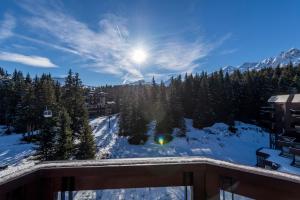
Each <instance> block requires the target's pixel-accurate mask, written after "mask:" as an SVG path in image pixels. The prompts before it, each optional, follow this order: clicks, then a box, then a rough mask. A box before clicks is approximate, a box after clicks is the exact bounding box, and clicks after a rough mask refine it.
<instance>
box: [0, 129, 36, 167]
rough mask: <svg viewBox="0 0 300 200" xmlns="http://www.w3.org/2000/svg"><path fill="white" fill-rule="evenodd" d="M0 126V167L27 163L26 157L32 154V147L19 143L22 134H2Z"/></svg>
mask: <svg viewBox="0 0 300 200" xmlns="http://www.w3.org/2000/svg"><path fill="white" fill-rule="evenodd" d="M4 131H5V127H4V126H0V166H2V167H3V166H6V165H9V166H15V165H20V164H25V163H27V162H28V161H27V157H29V156H30V155H32V154H33V153H34V145H33V144H30V143H25V142H22V141H21V138H22V134H15V133H12V134H10V135H5V134H4Z"/></svg>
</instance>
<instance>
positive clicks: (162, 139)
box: [158, 137, 164, 145]
mask: <svg viewBox="0 0 300 200" xmlns="http://www.w3.org/2000/svg"><path fill="white" fill-rule="evenodd" d="M158 143H159V144H160V145H163V144H164V138H163V137H159V138H158Z"/></svg>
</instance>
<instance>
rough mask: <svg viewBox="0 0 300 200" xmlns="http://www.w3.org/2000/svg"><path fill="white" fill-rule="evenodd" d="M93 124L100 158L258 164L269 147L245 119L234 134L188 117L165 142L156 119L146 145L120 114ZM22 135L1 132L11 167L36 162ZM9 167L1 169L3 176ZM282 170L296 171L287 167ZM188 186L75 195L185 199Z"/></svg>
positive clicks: (0, 157) (2, 159) (1, 154)
mask: <svg viewBox="0 0 300 200" xmlns="http://www.w3.org/2000/svg"><path fill="white" fill-rule="evenodd" d="M90 125H91V127H92V129H93V134H94V136H95V141H96V145H97V156H96V159H104V158H136V157H170V156H205V157H210V158H214V159H219V160H224V161H230V162H234V163H240V164H245V165H250V166H254V165H255V164H256V154H255V152H256V150H257V149H258V148H260V147H267V146H268V144H269V135H268V133H267V132H264V131H263V130H262V129H261V128H259V127H257V126H255V125H250V124H245V123H242V122H236V128H237V132H236V133H234V134H233V133H231V132H229V131H228V126H227V125H226V124H223V123H216V124H214V125H213V126H211V127H208V128H204V129H201V130H199V129H195V128H193V127H192V121H191V120H190V119H186V126H187V133H186V137H174V139H173V140H172V141H171V142H170V143H168V144H165V145H159V144H157V143H155V142H154V127H155V122H152V123H150V124H149V129H148V132H147V134H148V135H149V139H148V141H147V142H146V143H145V144H144V145H130V144H128V142H127V138H126V137H118V134H117V133H118V117H117V115H113V116H112V117H111V119H110V126H109V119H108V117H99V118H96V119H92V120H91V121H90ZM0 130H1V129H0ZM20 138H21V135H17V134H12V135H1V136H0V145H1V146H0V163H7V164H9V165H15V166H11V167H9V169H8V170H12V169H13V168H14V169H18V168H22V167H23V166H25V165H24V163H22V162H24V160H25V164H27V165H33V164H34V163H33V161H31V162H28V161H27V159H24V158H25V157H27V156H29V155H31V154H32V153H33V152H34V150H33V145H31V144H25V143H21V142H20ZM279 170H280V169H279ZM5 171H6V170H3V171H0V176H1V174H2V173H5ZM282 171H285V172H294V171H289V170H285V169H284V170H282ZM299 174H300V173H299ZM184 189H185V188H184V187H176V188H174V187H166V188H144V189H119V190H101V191H78V192H76V193H74V195H75V199H97V200H100V199H157V200H158V199H161V200H162V199H183V195H184ZM226 195H227V194H226ZM108 197H109V198H108ZM221 198H222V197H221Z"/></svg>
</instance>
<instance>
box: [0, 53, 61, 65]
mask: <svg viewBox="0 0 300 200" xmlns="http://www.w3.org/2000/svg"><path fill="white" fill-rule="evenodd" d="M0 60H2V61H8V62H15V63H21V64H24V65H29V66H33V67H43V68H54V67H57V66H56V65H55V64H53V63H52V62H51V61H50V60H49V59H48V58H45V57H40V56H33V55H32V56H27V55H22V54H17V53H10V52H0Z"/></svg>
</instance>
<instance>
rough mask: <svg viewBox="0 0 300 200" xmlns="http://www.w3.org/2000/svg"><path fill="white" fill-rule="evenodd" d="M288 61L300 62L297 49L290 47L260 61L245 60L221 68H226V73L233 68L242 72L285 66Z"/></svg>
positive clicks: (295, 63) (299, 52)
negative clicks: (236, 64) (237, 64)
mask: <svg viewBox="0 0 300 200" xmlns="http://www.w3.org/2000/svg"><path fill="white" fill-rule="evenodd" d="M289 63H292V64H294V65H297V64H300V50H299V49H297V48H291V49H289V50H287V51H282V52H281V53H280V54H279V55H277V56H275V57H269V58H265V59H263V60H262V61H260V62H245V63H243V64H241V65H239V66H237V67H232V66H230V67H229V66H225V67H223V68H222V69H223V71H225V70H226V72H228V73H232V72H233V71H234V70H235V69H239V70H240V71H242V72H244V71H248V70H261V69H263V68H266V67H272V68H275V67H277V66H279V67H284V66H287V65H288V64H289ZM224 68H225V69H224Z"/></svg>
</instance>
